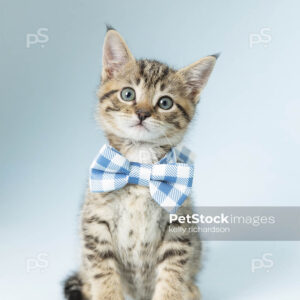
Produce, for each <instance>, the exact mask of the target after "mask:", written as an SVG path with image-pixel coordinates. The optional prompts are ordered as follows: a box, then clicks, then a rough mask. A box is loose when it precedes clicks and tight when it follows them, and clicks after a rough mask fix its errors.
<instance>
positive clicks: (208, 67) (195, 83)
mask: <svg viewBox="0 0 300 300" xmlns="http://www.w3.org/2000/svg"><path fill="white" fill-rule="evenodd" d="M218 56H219V55H218V54H216V55H210V56H206V57H204V58H201V59H200V60H198V61H196V62H195V63H193V64H191V65H189V66H187V67H185V68H183V69H180V70H179V71H178V73H179V74H180V75H181V76H182V77H183V79H184V82H185V85H186V93H187V95H188V96H189V97H191V98H192V99H193V100H194V101H195V102H198V100H199V95H200V93H201V91H202V90H203V88H204V87H205V85H206V83H207V81H208V78H209V76H210V74H211V72H212V70H213V68H214V65H215V63H216V60H217V58H218Z"/></svg>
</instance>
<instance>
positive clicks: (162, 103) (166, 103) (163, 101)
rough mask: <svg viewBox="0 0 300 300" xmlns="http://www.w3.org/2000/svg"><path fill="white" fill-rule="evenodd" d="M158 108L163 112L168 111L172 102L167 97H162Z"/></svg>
mask: <svg viewBox="0 0 300 300" xmlns="http://www.w3.org/2000/svg"><path fill="white" fill-rule="evenodd" d="M158 106H159V107H160V108H162V109H164V110H168V109H170V108H171V107H172V106H173V100H172V99H171V98H169V97H162V98H160V99H159V101H158Z"/></svg>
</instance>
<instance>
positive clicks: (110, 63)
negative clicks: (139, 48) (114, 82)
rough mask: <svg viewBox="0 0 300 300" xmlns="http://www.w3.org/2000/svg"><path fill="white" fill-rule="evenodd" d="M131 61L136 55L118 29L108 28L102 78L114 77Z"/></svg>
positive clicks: (104, 47)
mask: <svg viewBox="0 0 300 300" xmlns="http://www.w3.org/2000/svg"><path fill="white" fill-rule="evenodd" d="M130 61H134V57H133V56H132V54H131V53H130V51H129V49H128V47H127V45H126V43H125V41H124V40H123V38H122V37H121V35H120V34H119V33H118V32H117V31H116V30H108V31H107V33H106V36H105V40H104V45H103V57H102V65H103V67H102V68H103V69H102V79H103V80H105V79H110V78H112V77H113V76H114V75H115V74H116V73H117V72H118V71H119V70H120V69H121V68H122V67H123V66H125V65H126V64H127V63H129V62H130Z"/></svg>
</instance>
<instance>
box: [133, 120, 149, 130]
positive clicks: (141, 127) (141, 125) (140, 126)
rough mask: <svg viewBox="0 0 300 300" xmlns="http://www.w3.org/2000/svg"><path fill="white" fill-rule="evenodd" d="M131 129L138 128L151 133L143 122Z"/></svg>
mask: <svg viewBox="0 0 300 300" xmlns="http://www.w3.org/2000/svg"><path fill="white" fill-rule="evenodd" d="M130 127H134V128H138V129H141V130H143V129H145V130H147V131H149V129H148V128H147V127H146V126H145V124H144V123H143V122H139V123H137V124H134V125H132V126H130Z"/></svg>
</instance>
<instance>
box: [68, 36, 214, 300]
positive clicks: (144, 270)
mask: <svg viewBox="0 0 300 300" xmlns="http://www.w3.org/2000/svg"><path fill="white" fill-rule="evenodd" d="M214 63H215V57H213V56H209V57H206V58H204V59H202V60H199V61H197V62H196V63H194V64H192V65H191V66H189V67H187V68H184V69H181V70H179V71H176V70H174V69H172V68H170V67H168V66H167V65H165V64H163V63H160V62H158V61H155V60H147V59H143V60H135V59H134V58H133V56H132V54H131V53H130V51H129V49H128V47H127V46H126V44H125V42H124V40H123V39H122V37H121V36H120V35H119V34H118V33H117V32H116V31H114V30H111V31H109V32H108V33H107V36H106V40H105V43H104V48H103V72H102V80H101V85H100V88H99V91H98V97H99V103H98V114H97V116H98V118H99V121H100V123H101V125H102V127H103V130H104V132H105V134H106V136H107V138H108V140H109V143H110V145H112V146H113V147H114V148H116V149H117V150H118V151H120V152H121V153H122V154H123V155H124V156H125V157H126V158H127V159H128V160H130V161H137V162H140V163H148V164H149V163H150V164H152V163H155V162H157V161H158V160H160V159H161V158H162V157H163V156H164V155H165V154H166V153H167V152H168V151H170V149H171V148H172V147H174V146H176V145H177V144H178V143H179V142H180V141H181V140H182V138H183V136H184V134H185V131H186V129H187V127H188V125H189V123H190V121H191V120H192V118H193V116H194V113H195V109H196V104H197V102H198V98H199V94H200V92H201V90H202V89H203V87H204V86H205V84H206V82H207V79H208V76H209V74H210V73H211V71H212V68H213V65H214ZM125 87H127V88H128V87H130V88H133V89H134V90H135V94H136V98H135V99H133V100H132V101H125V100H124V99H122V98H121V91H122V89H123V88H125ZM164 96H167V97H169V98H171V99H172V100H173V106H172V107H171V108H170V109H169V110H166V109H163V108H161V107H159V105H158V102H159V99H160V98H161V97H164ZM141 113H143V114H144V115H145V116H146V115H147V118H146V119H144V120H142V121H141V123H140V124H138V123H136V122H139V120H140V115H139V114H141ZM140 125H142V126H141V127H137V126H140ZM141 132H142V133H141ZM140 154H143V155H140ZM177 213H178V214H179V215H186V214H192V213H193V210H192V205H191V199H190V198H188V199H186V200H185V202H184V204H183V205H182V206H181V207H180V208H179V209H178V211H177ZM81 214H82V219H81V220H82V224H81V232H82V240H83V251H82V252H83V253H82V269H81V271H80V272H79V275H78V276H77V277H76V276H73V277H71V278H70V279H69V280H68V281H67V283H66V286H65V295H66V297H67V298H68V299H72V298H70V297H69V296H70V295H71V293H72V291H74V290H79V291H80V292H81V293H82V295H83V296H84V300H124V295H125V294H128V295H130V296H131V297H132V298H134V299H136V300H199V299H200V293H199V290H198V287H197V286H196V284H195V277H196V274H197V272H198V271H199V267H200V255H201V243H200V239H199V236H198V234H197V233H195V232H194V231H189V230H188V228H191V227H194V225H193V224H192V225H191V224H181V223H179V222H175V223H172V224H170V223H169V215H168V213H167V212H166V211H165V210H164V209H163V208H162V207H160V206H159V205H158V204H157V203H155V202H154V201H153V199H152V198H151V195H150V193H149V188H148V187H144V186H138V185H126V186H125V187H123V188H122V189H120V190H116V191H112V192H108V193H91V192H90V191H88V192H87V195H86V199H85V203H84V206H83V208H82V213H81ZM178 228H182V229H183V230H173V229H178ZM76 297H77V296H76ZM76 299H78V298H76Z"/></svg>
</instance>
